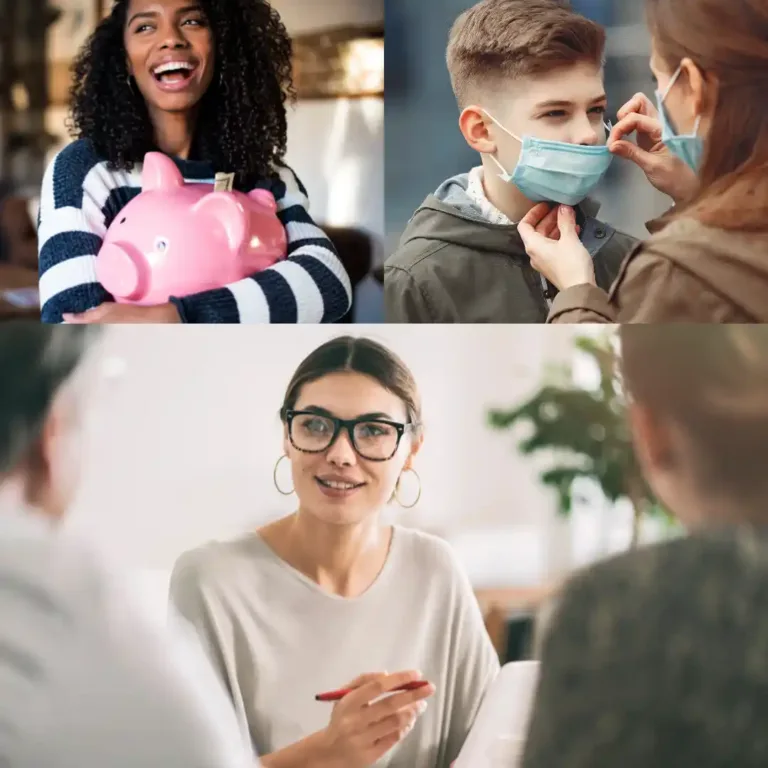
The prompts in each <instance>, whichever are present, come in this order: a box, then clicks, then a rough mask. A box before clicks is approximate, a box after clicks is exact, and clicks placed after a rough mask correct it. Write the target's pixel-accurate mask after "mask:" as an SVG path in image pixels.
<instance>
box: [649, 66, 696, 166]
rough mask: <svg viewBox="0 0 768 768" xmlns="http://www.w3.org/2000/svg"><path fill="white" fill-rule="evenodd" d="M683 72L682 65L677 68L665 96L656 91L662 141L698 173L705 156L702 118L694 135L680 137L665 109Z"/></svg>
mask: <svg viewBox="0 0 768 768" xmlns="http://www.w3.org/2000/svg"><path fill="white" fill-rule="evenodd" d="M682 71H683V67H682V64H681V65H680V66H679V67H678V68H677V72H675V74H674V75H672V79H671V80H670V81H669V85H668V86H667V90H666V91H664V93H663V94H662V93H661V92H660V91H656V107H657V109H658V111H659V120H660V121H661V141H662V143H663V144H664V145H665V146H666V147H667V149H669V151H670V152H671V153H672V154H673V155H675V156H677V157H679V158H680V159H681V160H683V161H684V162H686V163H688V165H689V166H690V167H691V168H692V169H693V170H694V171H696V172H698V170H699V166H700V165H701V156H702V155H703V154H704V141H703V140H702V138H701V136H699V125H700V123H701V116H699V117H697V118H696V122H695V123H694V126H693V133H691V134H688V135H687V136H678V135H677V133H676V132H675V129H674V128H673V127H672V123H671V122H670V120H669V115H667V110H666V109H665V107H664V101H665V100H666V98H667V96H668V95H669V92H670V91H671V90H672V86H673V85H674V84H675V83H676V82H677V78H678V77H680V73H681V72H682Z"/></svg>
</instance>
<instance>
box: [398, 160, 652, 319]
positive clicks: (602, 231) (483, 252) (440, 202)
mask: <svg viewBox="0 0 768 768" xmlns="http://www.w3.org/2000/svg"><path fill="white" fill-rule="evenodd" d="M467 181H468V174H463V175H461V176H456V177H454V178H452V179H449V180H448V181H446V182H445V183H444V184H443V185H442V186H441V187H440V189H438V190H437V192H435V194H433V195H429V197H427V199H426V200H425V201H424V202H423V203H422V205H421V206H420V207H419V209H418V210H417V211H416V213H415V214H414V215H413V217H412V218H411V220H410V222H409V223H408V226H407V227H406V230H405V232H404V233H403V236H402V238H401V240H400V245H399V247H398V249H397V251H396V252H395V253H394V254H392V255H391V256H390V257H389V258H388V259H387V261H386V263H385V265H384V301H385V310H386V321H387V322H388V323H544V322H546V320H547V315H548V313H549V308H550V306H551V303H552V300H553V299H554V298H555V296H556V295H557V290H556V289H555V288H554V286H552V285H549V284H548V283H547V282H546V280H544V279H543V278H542V277H541V275H540V274H539V273H538V272H536V270H534V269H533V267H532V266H531V264H530V260H529V258H528V256H527V254H526V252H525V248H524V247H523V242H522V240H521V238H520V235H519V234H518V232H517V227H515V226H512V225H499V224H490V223H489V222H488V221H486V220H485V219H484V218H483V217H482V216H481V214H480V211H479V210H478V209H477V207H476V206H475V205H474V204H473V202H472V200H471V199H470V197H469V196H468V195H467V192H466V190H467ZM598 208H599V205H598V204H597V203H596V202H594V201H592V200H585V201H584V202H583V203H581V205H580V206H578V210H577V216H578V219H579V224H580V225H581V236H580V237H581V241H582V242H583V243H584V245H585V246H586V248H587V250H588V251H589V252H590V254H591V255H592V258H593V259H594V263H595V277H596V279H597V284H598V285H599V286H600V287H601V288H604V289H605V290H608V289H609V288H610V287H611V284H612V283H613V281H614V279H615V278H616V276H617V275H618V273H619V268H620V266H621V263H622V261H623V260H624V257H625V256H626V255H627V254H628V253H629V251H631V250H632V248H633V247H634V246H635V245H636V243H637V240H636V239H635V238H633V237H630V236H629V235H626V234H623V233H621V232H618V231H617V230H615V229H613V228H612V227H609V226H608V225H607V224H604V223H602V222H600V221H598V220H597V219H595V218H594V216H595V214H596V213H597V210H598Z"/></svg>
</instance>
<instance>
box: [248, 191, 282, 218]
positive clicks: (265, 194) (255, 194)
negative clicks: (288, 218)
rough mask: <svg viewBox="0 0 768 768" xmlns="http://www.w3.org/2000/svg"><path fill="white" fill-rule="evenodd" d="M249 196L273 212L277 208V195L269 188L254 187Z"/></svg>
mask: <svg viewBox="0 0 768 768" xmlns="http://www.w3.org/2000/svg"><path fill="white" fill-rule="evenodd" d="M248 197H250V198H251V200H253V201H254V202H256V203H259V205H263V206H264V207H265V208H268V209H269V210H270V211H272V212H273V213H274V212H275V211H276V210H277V203H276V202H275V196H274V195H273V194H272V193H271V192H270V191H269V190H268V189H253V190H251V191H250V192H249V193H248Z"/></svg>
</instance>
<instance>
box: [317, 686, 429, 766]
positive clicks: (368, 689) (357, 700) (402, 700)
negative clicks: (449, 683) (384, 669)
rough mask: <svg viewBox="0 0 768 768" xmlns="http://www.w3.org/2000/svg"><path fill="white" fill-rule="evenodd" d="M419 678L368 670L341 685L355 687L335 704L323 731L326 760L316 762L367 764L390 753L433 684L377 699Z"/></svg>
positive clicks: (333, 764) (416, 714)
mask: <svg viewBox="0 0 768 768" xmlns="http://www.w3.org/2000/svg"><path fill="white" fill-rule="evenodd" d="M420 679H422V678H421V675H420V674H419V673H418V672H398V673H396V674H393V675H387V674H372V675H362V676H360V677H358V678H357V679H356V680H353V681H352V682H351V683H350V684H349V685H347V686H345V687H346V688H353V689H354V690H353V691H352V693H349V694H347V695H346V696H345V697H344V698H343V699H342V700H341V701H340V702H339V703H338V704H336V706H335V707H334V709H333V713H332V714H331V722H330V723H329V725H328V727H327V728H326V729H325V731H323V732H322V733H323V750H322V751H323V754H324V759H323V760H322V761H321V762H320V763H319V764H322V765H327V766H329V767H330V766H333V768H368V766H371V765H373V764H374V763H375V762H376V761H377V760H379V759H380V758H381V757H382V756H383V755H385V754H386V753H387V752H389V750H390V749H392V747H394V746H395V745H396V744H397V743H399V742H400V741H402V740H403V739H404V738H405V737H406V736H407V735H408V734H409V733H410V731H411V729H412V728H413V726H414V724H415V722H416V720H417V719H418V717H419V716H420V715H421V714H422V713H423V712H424V710H425V709H426V707H427V702H426V699H428V698H429V697H430V696H432V694H433V693H434V692H435V687H434V686H433V685H431V684H430V685H425V686H424V687H423V688H417V689H416V690H414V691H403V692H397V693H393V694H391V695H390V696H387V697H386V698H384V699H381V701H375V700H376V699H379V698H380V697H381V696H385V695H386V694H388V693H389V692H390V691H394V690H395V689H396V688H398V687H399V686H401V685H403V684H404V683H409V682H411V681H413V680H420ZM372 702H375V703H372Z"/></svg>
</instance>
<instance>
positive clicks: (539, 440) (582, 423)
mask: <svg viewBox="0 0 768 768" xmlns="http://www.w3.org/2000/svg"><path fill="white" fill-rule="evenodd" d="M575 344H576V348H577V350H578V352H579V354H583V355H587V356H588V357H589V358H590V359H591V360H592V361H593V362H594V364H595V365H596V366H597V370H598V371H599V381H598V383H597V386H596V387H593V388H588V387H584V386H579V385H578V384H575V383H574V381H573V376H572V369H571V368H570V367H565V368H560V369H557V370H553V371H552V372H551V373H550V375H549V376H547V377H546V378H545V381H544V383H543V385H542V386H541V387H540V389H539V390H538V391H537V392H536V393H535V394H534V395H532V396H531V397H530V398H529V399H528V400H526V401H525V402H524V403H522V404H520V405H517V406H515V407H514V408H508V409H498V408H494V409H491V410H490V411H489V413H488V419H489V424H490V426H491V427H492V428H493V429H497V430H511V429H513V428H516V427H517V425H519V424H528V425H529V427H532V431H531V433H530V434H529V435H528V436H527V437H525V438H524V439H523V440H521V441H520V443H519V449H520V451H521V452H522V453H523V454H524V455H532V454H536V453H538V452H540V451H548V452H552V451H553V450H554V451H555V456H556V457H557V461H556V463H555V465H554V466H551V467H550V468H549V469H547V470H545V471H544V472H543V473H542V475H541V480H542V482H543V483H544V484H545V485H547V486H550V487H551V488H553V489H554V490H555V491H556V492H557V497H558V511H559V512H560V514H562V515H564V516H566V517H567V516H569V515H570V513H571V510H572V507H573V501H574V498H573V485H574V481H575V480H577V478H582V477H586V478H590V479H592V480H594V481H595V482H596V483H597V484H598V485H599V486H600V488H601V489H602V492H603V494H604V495H605V497H606V498H607V499H608V500H609V501H611V502H616V501H619V500H620V499H624V498H626V499H628V500H629V502H630V503H631V505H632V509H633V512H634V515H633V525H632V536H631V543H630V546H631V547H635V546H636V545H637V543H638V538H639V533H640V524H641V521H642V519H643V517H644V516H646V515H657V516H663V517H665V518H666V519H669V518H668V516H667V515H666V513H665V512H664V510H663V509H662V508H661V506H660V505H659V504H658V503H657V501H656V499H655V498H654V496H653V494H652V493H651V490H650V488H649V487H648V485H647V483H646V482H645V480H644V479H643V477H642V474H641V473H640V468H639V466H638V463H637V459H636V457H635V452H634V449H633V446H632V441H631V438H630V433H629V428H628V424H627V420H626V410H627V401H626V396H625V392H624V388H623V386H622V380H621V371H620V368H619V365H618V347H617V338H616V334H615V332H609V333H606V334H603V335H598V336H593V337H587V336H583V337H579V338H577V339H576V342H575Z"/></svg>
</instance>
